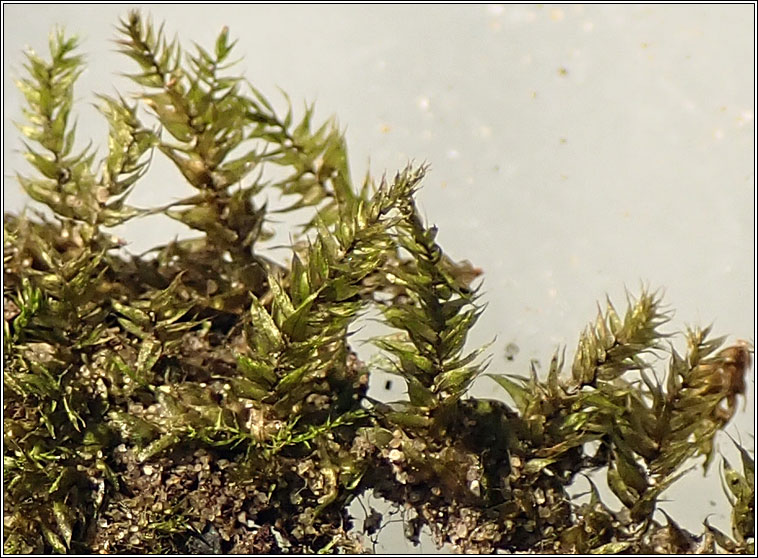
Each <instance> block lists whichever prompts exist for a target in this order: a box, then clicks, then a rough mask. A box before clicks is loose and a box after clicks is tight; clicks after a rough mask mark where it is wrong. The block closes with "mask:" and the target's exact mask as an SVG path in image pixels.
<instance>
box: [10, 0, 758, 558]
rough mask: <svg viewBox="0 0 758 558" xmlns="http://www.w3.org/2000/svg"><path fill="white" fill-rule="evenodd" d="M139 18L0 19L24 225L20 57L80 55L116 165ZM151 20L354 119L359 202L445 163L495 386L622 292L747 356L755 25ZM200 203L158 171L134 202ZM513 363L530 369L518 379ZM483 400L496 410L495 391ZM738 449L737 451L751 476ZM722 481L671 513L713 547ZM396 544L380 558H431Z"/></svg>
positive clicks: (400, 14) (261, 81)
mask: <svg viewBox="0 0 758 558" xmlns="http://www.w3.org/2000/svg"><path fill="white" fill-rule="evenodd" d="M134 6H136V5H122V6H114V5H105V6H93V5H53V6H40V5H27V6H24V5H7V4H6V5H4V7H3V10H4V14H3V15H4V18H5V19H4V24H3V32H4V38H3V45H4V57H3V63H4V83H3V93H4V111H5V119H4V128H3V133H4V147H3V162H4V169H3V196H4V201H5V204H6V209H10V210H18V209H20V208H21V207H22V205H23V203H24V198H23V195H22V194H21V192H20V188H19V186H18V184H17V182H16V181H15V179H14V173H15V171H16V170H20V169H25V168H26V164H25V162H24V161H23V159H22V157H21V156H20V155H19V153H18V149H19V147H20V141H19V137H18V133H17V131H16V129H15V128H14V127H13V125H12V123H11V121H12V120H19V119H20V118H21V115H20V112H19V104H20V101H21V96H20V94H19V93H18V92H17V91H16V89H15V87H14V86H13V83H12V81H10V80H9V79H8V77H9V75H18V73H19V71H20V68H21V62H22V58H21V56H20V51H21V50H22V49H23V48H24V47H26V46H31V47H33V48H34V49H35V50H37V51H38V52H41V53H46V48H47V47H46V44H47V43H46V40H47V35H48V32H49V30H50V29H51V27H52V26H53V25H54V24H62V25H64V26H65V27H66V29H67V30H68V31H69V32H74V33H78V34H79V35H80V36H81V37H82V38H83V39H84V42H83V50H84V51H85V52H86V53H87V56H88V69H87V71H86V72H85V73H84V75H83V76H82V78H81V80H80V82H79V84H78V87H77V97H78V100H79V103H78V105H77V107H76V112H77V114H78V118H79V138H80V143H81V145H85V144H86V141H87V140H88V139H89V138H91V139H92V140H93V141H94V143H95V144H96V145H98V144H100V145H102V144H103V143H104V140H105V137H106V133H107V127H106V125H105V123H104V121H103V120H102V119H100V118H99V116H98V114H97V113H96V111H95V110H94V109H93V108H92V107H91V104H90V103H92V102H94V100H95V99H94V96H93V94H92V92H93V91H97V92H102V93H108V94H112V93H113V92H114V91H115V88H116V87H123V86H124V83H125V82H124V81H123V79H122V78H119V77H117V76H116V75H115V73H116V72H120V71H123V72H130V71H135V70H136V68H135V65H134V64H133V63H131V61H129V60H127V59H125V58H124V57H122V56H120V55H118V54H116V53H114V50H115V47H114V45H113V44H112V43H111V42H110V40H111V39H113V38H114V36H115V31H114V25H115V24H116V23H117V21H118V18H119V17H121V16H124V15H125V14H126V12H127V10H128V9H129V8H130V7H134ZM142 8H143V9H144V10H145V11H146V12H147V13H149V14H151V15H152V16H153V17H154V18H155V20H156V21H158V22H161V21H164V20H165V21H166V22H167V30H168V32H169V34H170V35H173V34H175V33H177V34H178V35H179V36H180V38H181V39H183V40H184V43H185V44H186V45H188V46H189V45H190V44H191V43H190V41H192V40H194V41H197V42H199V43H200V44H204V45H209V46H210V45H212V41H213V39H214V38H215V37H216V35H217V34H218V32H219V31H220V29H221V28H222V27H223V26H224V25H229V26H230V28H231V36H232V37H235V38H238V39H239V43H238V45H237V54H238V55H244V56H245V60H244V62H243V63H242V64H241V66H240V68H242V69H244V71H245V73H246V75H247V77H248V78H250V79H251V81H253V83H255V85H256V86H257V87H258V88H259V89H260V90H262V91H263V92H264V93H266V94H267V95H268V96H269V98H271V99H272V100H274V101H276V104H277V106H279V107H283V106H284V105H283V103H282V102H281V97H279V95H278V92H277V89H276V86H279V87H281V88H282V89H284V90H285V91H287V92H288V93H289V94H290V96H291V98H292V99H293V101H294V104H295V107H296V108H297V107H301V106H302V102H303V101H316V104H317V115H318V116H319V118H326V117H328V116H330V115H332V114H336V115H338V118H339V122H340V124H341V125H342V126H343V127H346V128H347V137H348V143H349V147H350V154H351V158H352V170H353V176H354V178H355V179H356V180H358V179H360V178H361V177H362V176H363V175H364V174H365V172H366V170H367V168H369V162H370V170H371V172H372V173H373V174H374V175H380V174H381V173H382V172H384V171H387V172H389V173H393V172H394V171H395V170H396V169H398V168H400V167H402V166H404V165H405V164H406V163H407V162H408V161H409V160H415V161H417V162H421V161H428V162H429V163H431V167H432V170H431V173H430V175H429V176H428V178H427V179H426V186H425V187H424V189H423V190H422V191H421V192H420V194H419V198H420V201H421V206H422V208H423V210H424V212H425V213H426V215H427V217H428V219H429V220H430V221H431V222H434V223H436V224H437V225H438V226H439V229H440V234H439V237H438V238H439V240H440V242H441V244H442V245H443V247H444V248H445V249H446V251H447V252H448V253H449V254H450V255H451V256H452V257H454V258H456V259H464V258H467V259H470V260H471V261H472V262H474V263H475V264H476V265H478V266H480V267H482V268H483V269H484V270H485V275H484V292H485V294H484V297H483V299H484V300H485V301H486V302H487V303H488V308H487V311H486V313H485V314H484V315H483V317H482V318H481V320H480V323H479V325H478V327H477V330H476V332H475V334H474V335H473V338H472V339H471V344H472V346H474V345H477V344H481V343H483V342H487V341H489V340H491V339H492V338H493V337H494V336H495V335H497V340H496V342H495V343H494V345H493V346H492V348H491V352H492V353H493V355H494V358H493V361H492V365H491V367H490V371H492V372H516V373H524V372H526V370H527V369H528V365H529V361H530V359H532V358H536V359H539V360H540V361H541V362H542V363H543V366H544V364H546V363H547V362H548V361H549V358H550V356H551V354H552V351H553V350H554V348H555V347H556V346H558V345H561V344H568V345H569V350H568V353H567V356H568V357H569V359H570V358H571V357H572V356H573V353H572V349H573V346H574V345H575V343H576V340H577V337H578V334H579V332H580V330H581V329H582V328H583V327H584V326H585V324H586V323H587V322H588V321H589V320H591V319H593V318H594V316H595V313H596V306H595V302H596V301H598V300H600V301H602V300H603V299H604V297H605V294H606V293H608V294H609V295H610V296H611V298H612V300H614V301H615V302H616V305H617V307H619V310H622V309H623V307H624V305H625V300H624V289H625V287H628V288H629V289H630V291H631V292H632V293H635V292H639V286H640V284H641V282H644V283H645V284H648V285H650V286H651V287H653V288H656V287H664V288H665V300H666V302H667V303H668V304H670V306H671V307H672V308H674V309H676V315H675V317H674V320H673V322H672V324H671V326H670V328H669V329H671V330H673V329H682V328H683V327H684V325H686V324H693V325H694V324H701V325H707V324H708V323H710V322H714V323H715V328H714V331H715V332H716V333H718V334H729V335H731V336H732V337H730V340H734V339H736V338H745V339H748V340H750V341H753V340H754V339H755V333H754V327H755V282H754V277H755V276H754V269H755V232H754V231H755V228H754V227H755V219H754V217H755V195H754V182H755V176H754V149H755V146H754V138H755V120H754V100H755V94H754V83H755V66H754V58H753V52H754V33H755V29H754V26H753V22H754V6H753V5H748V4H745V5H727V6H704V5H696V6H664V5H647V6H631V5H614V6H571V5H553V6H550V5H544V6H514V5H509V6H494V5H488V6H485V5H471V6H449V5H448V6H400V5H394V6H388V5H384V6H282V5H278V6H232V5H227V6H219V5H213V6H203V5H191V6H182V5H151V6H147V5H146V6H142ZM131 89H132V90H133V88H131ZM186 193H187V190H186V189H185V187H184V186H183V184H182V182H181V180H180V177H179V175H178V173H177V172H176V171H174V170H173V169H172V168H171V167H170V166H169V165H168V164H166V163H163V162H159V163H157V164H156V165H155V167H154V169H153V171H152V173H151V174H150V176H149V178H148V179H146V180H145V182H144V183H143V184H142V185H141V187H139V186H138V188H137V190H136V191H135V192H134V195H133V196H132V198H131V199H132V202H133V203H135V204H136V205H140V206H147V205H154V204H158V203H164V202H165V201H168V200H171V199H174V198H178V197H180V196H183V195H186ZM117 232H118V233H119V234H120V235H122V236H124V237H126V238H128V240H129V241H130V242H131V245H130V249H131V250H132V251H134V252H139V251H142V250H144V249H147V248H148V247H150V246H152V245H153V244H154V243H156V242H165V241H167V240H169V239H170V238H171V237H172V236H173V235H174V234H183V233H182V228H181V226H180V225H177V224H175V223H170V222H166V221H164V220H161V219H159V218H155V219H146V220H142V221H140V222H138V223H134V224H133V225H132V226H131V227H130V228H127V229H125V230H124V229H119V230H118V231H117ZM283 238H284V239H286V236H285V237H283ZM281 241H282V238H280V239H278V242H281ZM280 254H281V252H280ZM370 331H371V329H370V328H368V329H367V330H366V331H364V332H362V333H361V334H362V335H367V333H366V332H370ZM510 342H513V343H515V344H517V345H518V346H519V348H520V352H519V353H518V355H517V357H516V359H515V360H514V361H513V362H507V361H506V360H505V359H504V357H503V348H504V347H505V345H506V344H507V343H510ZM675 342H677V343H679V347H680V348H681V347H682V339H681V337H679V338H676V340H675ZM361 350H362V354H365V355H366V356H368V355H369V354H370V352H371V351H370V349H369V348H366V347H364V348H363V349H361ZM395 385H397V382H396V384H395ZM748 386H749V391H750V392H751V393H750V397H749V398H748V401H747V404H746V405H745V410H744V412H741V414H740V415H739V416H738V417H737V419H735V421H734V423H733V424H732V425H730V427H729V429H728V430H729V432H730V433H732V434H733V435H734V436H735V437H737V436H738V435H739V436H741V437H742V440H743V441H745V442H746V443H748V444H752V443H753V441H754V440H753V437H752V434H753V432H754V427H753V422H754V409H755V403H754V398H753V392H754V389H755V384H754V381H753V377H752V373H751V374H750V379H749V382H748ZM394 389H395V391H396V393H392V394H390V397H391V398H393V397H397V398H399V397H402V392H401V390H400V388H399V387H396V388H394ZM498 389H499V388H498ZM473 392H474V394H476V395H479V396H485V395H494V394H496V393H497V392H496V391H495V387H494V384H493V383H492V382H490V381H489V380H480V381H479V382H478V383H477V384H476V385H475V386H474V388H473ZM730 445H731V444H730V443H729V442H728V440H727V439H726V438H725V437H724V438H721V439H720V442H719V448H720V449H721V450H723V452H724V453H725V455H727V456H728V457H730V459H731V461H732V463H735V464H736V463H738V462H739V460H738V458H737V457H736V454H735V452H734V451H733V450H732V448H731V447H730ZM717 469H718V467H717V466H715V467H714V468H712V469H711V474H710V475H709V477H708V479H706V480H703V478H702V475H701V473H700V470H699V469H698V470H697V471H694V472H693V473H691V474H690V476H689V477H687V479H686V480H684V481H683V482H681V483H680V484H679V485H678V486H677V487H675V488H673V489H671V490H670V491H669V492H667V493H666V497H668V498H670V499H671V502H667V503H665V504H663V506H662V507H663V508H664V509H666V511H668V512H669V513H670V514H671V515H673V516H674V517H676V518H679V519H681V520H682V522H683V524H684V526H685V527H687V528H689V529H692V530H694V531H696V532H699V531H700V524H701V522H702V520H703V519H704V517H705V516H706V515H707V514H709V513H713V514H714V515H712V516H711V519H710V521H711V522H712V523H713V524H715V525H717V526H719V527H721V528H722V529H725V530H727V531H728V530H729V518H728V514H727V513H725V512H727V510H728V508H727V506H726V501H725V498H724V496H723V494H722V492H721V488H720V486H719V481H718V478H717V476H716V475H715V474H714V473H715V472H716V471H717ZM577 487H578V489H579V490H583V489H584V485H583V484H581V481H580V482H579V483H578V485H577ZM357 515H358V516H359V517H360V516H361V515H362V513H361V512H357ZM396 527H397V526H396ZM398 531H399V529H397V530H396V531H394V532H395V533H397V532H398ZM383 541H384V542H385V543H386V546H385V545H380V546H379V547H378V548H377V550H394V551H400V552H403V551H413V550H414V549H413V548H412V547H411V546H409V545H406V543H404V542H400V541H398V540H395V541H394V542H393V541H391V540H389V541H386V540H384V539H383ZM425 548H426V549H427V550H428V549H429V547H425Z"/></svg>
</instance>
